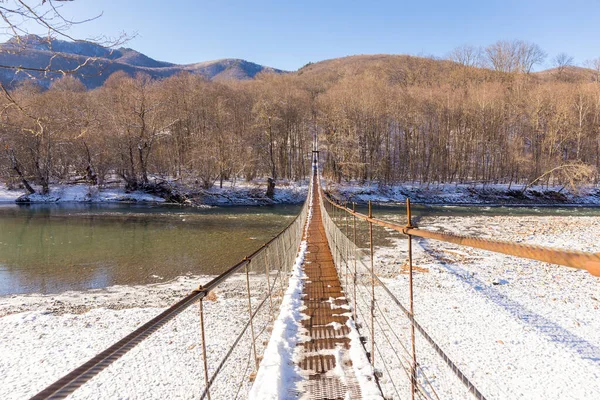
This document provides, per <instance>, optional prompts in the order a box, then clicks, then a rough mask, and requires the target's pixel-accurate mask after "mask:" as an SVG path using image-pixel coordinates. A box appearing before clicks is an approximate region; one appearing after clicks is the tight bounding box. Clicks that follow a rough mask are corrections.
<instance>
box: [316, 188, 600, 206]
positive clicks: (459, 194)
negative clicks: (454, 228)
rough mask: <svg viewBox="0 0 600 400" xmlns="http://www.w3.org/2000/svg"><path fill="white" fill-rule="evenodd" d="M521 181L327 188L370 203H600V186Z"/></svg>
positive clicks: (341, 197) (336, 195) (337, 195)
mask: <svg viewBox="0 0 600 400" xmlns="http://www.w3.org/2000/svg"><path fill="white" fill-rule="evenodd" d="M523 189H524V187H523V186H522V185H512V186H509V185H495V184H494V185H492V184H489V185H481V184H479V185H477V184H439V185H438V184H431V185H413V184H401V185H389V186H383V185H381V186H380V185H378V184H377V183H373V184H370V185H369V184H364V185H360V184H358V183H356V182H350V183H341V184H336V183H331V182H329V183H328V184H327V186H326V190H327V191H328V192H329V193H330V194H331V195H332V196H333V197H334V198H336V199H338V200H339V201H342V202H345V201H348V202H356V203H367V202H368V201H372V202H375V203H403V202H405V201H406V199H407V198H410V200H411V201H412V202H413V203H420V204H432V205H433V204H436V205H524V206H537V205H588V206H591V205H593V206H596V205H600V188H599V187H596V186H587V187H582V188H581V189H580V190H579V191H577V192H575V191H571V190H569V189H567V188H563V187H558V186H556V187H553V186H550V187H546V186H543V187H542V186H533V187H531V188H528V189H527V190H525V191H523Z"/></svg>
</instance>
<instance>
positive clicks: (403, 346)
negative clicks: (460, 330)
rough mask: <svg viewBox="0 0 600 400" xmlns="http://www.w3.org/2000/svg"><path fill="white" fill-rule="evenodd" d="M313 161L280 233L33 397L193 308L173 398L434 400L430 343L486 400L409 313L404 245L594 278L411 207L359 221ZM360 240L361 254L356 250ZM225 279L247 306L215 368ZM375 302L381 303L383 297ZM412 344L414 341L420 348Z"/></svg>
mask: <svg viewBox="0 0 600 400" xmlns="http://www.w3.org/2000/svg"><path fill="white" fill-rule="evenodd" d="M317 164H318V163H317V159H316V158H315V159H314V160H313V176H312V180H311V184H310V187H309V193H308V196H307V201H306V202H305V204H304V206H303V208H302V211H301V212H300V213H299V215H298V216H297V217H296V218H295V219H294V220H293V221H292V222H291V223H290V224H289V225H288V227H287V228H286V229H284V230H283V231H282V232H281V233H280V234H278V235H277V236H276V237H274V238H273V239H272V240H270V241H269V242H267V243H265V244H264V245H263V246H262V247H261V248H260V249H258V250H257V251H255V252H254V253H253V254H250V255H248V256H247V257H245V258H244V259H243V260H242V261H240V262H239V263H238V264H236V265H234V266H232V267H231V268H230V269H229V270H227V271H226V272H224V273H223V274H221V275H219V276H217V277H215V278H214V279H212V280H211V281H209V282H207V283H205V284H204V285H201V286H199V287H198V288H197V289H195V290H193V291H192V292H191V293H190V294H189V295H187V296H186V297H184V298H183V299H181V300H180V301H178V302H177V303H175V304H174V305H173V306H171V307H169V308H168V309H166V310H165V311H163V312H162V313H160V314H159V315H157V316H156V317H155V318H153V319H152V320H150V321H148V322H147V323H145V324H143V325H142V326H140V327H139V328H137V329H135V330H134V331H133V332H131V333H129V334H128V335H126V336H125V337H123V339H121V340H120V341H118V342H116V343H114V344H113V345H112V346H110V347H108V348H106V349H105V350H104V351H102V352H100V353H98V354H97V355H96V356H94V357H93V358H91V359H89V360H88V361H87V362H85V363H83V364H82V365H81V366H79V367H77V368H75V369H73V370H72V371H70V372H69V373H67V374H66V375H65V376H63V377H62V378H60V379H58V380H57V381H55V382H54V383H52V384H51V385H49V386H48V387H46V388H45V389H44V390H42V391H41V392H39V393H38V394H37V395H35V396H34V397H33V398H34V399H50V398H52V399H59V398H66V397H68V396H69V395H71V394H74V395H77V393H78V391H79V390H82V388H84V387H85V386H86V385H88V384H89V382H90V381H91V380H92V379H94V378H95V377H96V376H98V375H101V374H103V373H106V372H103V371H105V370H107V369H109V368H111V366H112V367H113V368H114V364H116V363H118V362H119V361H118V360H120V359H121V358H122V357H123V356H124V355H125V354H126V353H128V352H129V351H130V350H132V349H133V348H134V347H136V346H138V345H139V344H140V343H142V342H143V341H144V340H145V339H147V338H149V337H150V336H158V335H161V332H162V331H164V328H165V326H167V325H168V324H170V323H173V321H176V320H177V319H178V318H180V315H181V314H182V313H183V312H190V310H191V311H192V312H195V313H197V315H198V330H199V332H200V335H199V339H200V340H199V342H200V343H199V348H200V352H199V355H198V359H197V363H198V364H200V365H201V366H202V368H201V371H202V374H201V375H200V376H198V377H197V381H196V383H197V387H198V390H197V392H194V393H187V394H185V395H184V396H182V397H186V398H197V397H200V398H202V399H204V398H206V399H211V398H213V399H217V398H234V397H235V398H237V397H239V398H246V397H248V396H249V397H250V398H255V399H263V398H281V399H283V398H290V399H344V400H345V399H362V398H364V399H375V398H380V399H384V398H386V399H387V398H411V399H415V398H420V399H439V398H440V394H439V393H438V391H439V390H438V387H436V384H437V382H438V381H440V380H441V379H440V378H436V377H434V376H432V373H431V370H429V369H428V368H427V363H428V362H430V360H431V357H430V356H428V357H427V359H420V352H421V350H420V349H421V348H423V346H428V350H427V351H428V352H429V353H430V354H434V355H435V356H436V357H437V360H438V361H439V362H440V363H441V364H442V365H443V368H445V369H446V373H447V376H448V377H449V378H448V379H447V382H450V385H453V386H455V387H456V393H464V394H467V395H468V396H471V397H474V398H476V399H486V393H485V392H484V390H482V389H481V388H480V387H478V382H477V380H476V379H474V377H473V374H472V373H469V371H470V369H469V368H467V369H466V370H465V368H464V367H465V366H464V365H460V363H458V362H456V361H455V360H453V358H452V357H451V356H450V355H449V354H448V353H447V352H446V349H444V346H443V345H440V344H439V343H438V342H437V341H436V338H435V337H434V335H432V334H431V333H430V332H429V331H428V329H427V327H426V326H424V325H422V324H420V323H419V322H418V314H417V315H416V316H415V312H414V302H415V301H414V286H413V279H414V276H415V271H414V266H413V252H412V241H413V240H414V239H415V238H422V239H426V240H434V241H441V242H446V243H452V244H456V245H459V246H467V247H472V248H477V249H483V250H486V251H491V252H496V253H502V254H508V255H512V256H517V257H524V258H529V259H533V260H538V261H544V262H549V263H552V264H558V265H562V266H566V267H570V268H576V269H582V270H586V271H588V272H589V273H590V274H592V275H595V276H600V256H599V255H598V254H592V253H582V252H576V251H565V250H558V249H554V248H549V247H541V246H531V245H525V244H519V243H510V242H503V241H498V240H491V239H482V238H478V237H469V236H462V235H456V234H448V233H441V232H434V231H431V230H427V229H422V228H417V227H415V226H413V223H412V217H411V208H410V202H407V216H406V224H405V225H400V224H397V223H392V222H389V221H383V220H380V219H377V218H374V217H373V214H372V211H371V207H370V204H369V212H368V214H361V213H359V212H357V211H356V209H355V207H354V206H352V207H348V204H340V203H339V202H336V201H335V200H333V199H332V198H331V197H329V196H328V195H327V194H326V193H325V192H324V190H323V187H322V184H321V177H320V175H319V173H318V168H317ZM360 223H362V224H366V226H367V228H368V229H367V231H366V232H365V231H361V230H360V229H358V228H357V226H358V225H359V224H360ZM374 226H381V227H385V228H386V229H388V230H392V231H396V232H399V233H401V234H403V235H405V236H406V237H407V239H408V257H407V258H408V259H407V264H408V266H407V273H408V282H409V285H408V291H407V293H404V294H402V296H403V297H402V298H401V295H400V294H399V293H397V291H395V290H393V289H391V288H389V287H388V286H387V285H386V283H385V281H384V280H383V279H382V278H381V277H380V276H379V275H378V274H377V272H376V271H375V267H374V248H373V246H374V245H373V227H374ZM359 236H362V239H361V238H360V237H359ZM365 236H367V237H368V240H366V242H367V246H364V245H363V244H361V243H362V242H365V240H364V238H365ZM234 277H235V278H236V279H239V278H240V277H241V278H242V279H244V280H245V297H246V299H247V307H245V308H246V310H245V311H244V312H243V314H244V315H237V316H236V317H239V318H241V319H243V322H242V323H241V324H239V326H238V328H239V329H238V331H237V332H222V335H224V336H227V337H230V338H231V340H230V341H229V342H228V343H229V345H228V347H227V348H225V349H221V351H220V352H219V353H218V361H216V362H215V361H214V357H213V356H214V354H212V353H211V352H210V351H211V350H210V337H208V336H207V335H206V326H207V324H210V321H211V316H210V313H208V312H207V308H206V306H205V303H206V301H207V298H208V296H209V293H210V292H211V291H213V290H215V289H216V288H218V287H219V286H220V285H222V284H223V283H224V282H226V281H228V280H231V279H234ZM257 282H259V283H257ZM259 286H260V288H259ZM384 298H385V299H386V301H385V303H384V302H382V301H381V300H382V299H384ZM383 304H385V305H383ZM192 306H196V307H197V311H193V310H194V309H193V308H192ZM186 310H187V311H186ZM232 317H233V316H232ZM207 343H208V344H209V345H208V346H207ZM417 343H422V345H421V347H418V346H417ZM474 351H476V350H474ZM278 357H279V360H277V358H278ZM244 365H248V366H251V368H243V366H244ZM234 375H235V379H234ZM129 379H136V378H135V376H133V377H130V378H129ZM219 385H221V386H235V387H236V388H237V389H236V390H235V391H234V392H235V396H233V395H231V394H228V395H223V393H225V392H224V391H223V390H222V389H220V388H219ZM461 391H462V392H461ZM227 393H230V392H227ZM453 393H454V392H453ZM148 397H151V396H148Z"/></svg>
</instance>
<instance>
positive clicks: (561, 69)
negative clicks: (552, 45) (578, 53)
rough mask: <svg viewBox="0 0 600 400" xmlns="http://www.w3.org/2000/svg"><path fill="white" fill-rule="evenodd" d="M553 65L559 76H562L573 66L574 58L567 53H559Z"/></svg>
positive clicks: (553, 60)
mask: <svg viewBox="0 0 600 400" xmlns="http://www.w3.org/2000/svg"><path fill="white" fill-rule="evenodd" d="M552 65H553V66H554V67H555V68H556V72H557V73H558V75H562V74H564V73H565V71H566V70H567V68H568V67H571V66H573V57H572V56H570V55H568V54H567V53H559V54H557V55H556V56H555V57H554V58H553V59H552Z"/></svg>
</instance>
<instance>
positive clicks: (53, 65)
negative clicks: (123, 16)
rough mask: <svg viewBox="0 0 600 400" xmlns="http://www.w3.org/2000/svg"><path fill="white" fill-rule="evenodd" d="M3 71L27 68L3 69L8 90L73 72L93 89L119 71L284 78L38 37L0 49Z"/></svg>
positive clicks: (246, 65) (0, 76)
mask: <svg viewBox="0 0 600 400" xmlns="http://www.w3.org/2000/svg"><path fill="white" fill-rule="evenodd" d="M0 65H1V66H8V67H23V70H22V71H19V72H18V73H16V74H15V70H14V69H10V68H0V81H1V82H2V83H3V84H4V85H5V86H9V87H10V86H14V85H15V83H16V82H19V81H23V80H31V79H32V78H34V79H35V80H36V81H37V82H38V83H39V84H41V85H42V86H46V87H48V86H50V84H51V83H52V81H54V80H56V79H57V78H59V77H61V76H62V73H61V72H58V71H67V72H68V71H74V72H73V73H71V75H73V76H75V77H77V78H78V79H79V80H81V81H82V82H83V83H84V85H85V86H86V87H87V88H90V89H91V88H96V87H98V86H101V85H102V84H103V83H104V82H105V81H106V79H107V78H108V77H109V76H110V75H111V74H113V73H115V72H118V71H124V72H126V73H127V74H129V75H131V76H133V75H135V74H136V73H138V72H143V73H146V74H148V75H149V76H150V77H152V78H156V79H158V78H166V77H169V76H173V75H176V74H178V73H181V72H189V73H192V74H195V75H201V76H203V77H205V78H208V79H211V80H227V79H234V80H244V79H252V78H253V77H254V76H255V75H256V74H258V73H260V72H263V71H268V72H276V73H281V72H283V71H280V70H277V69H275V68H270V67H265V66H262V65H259V64H255V63H252V62H249V61H246V60H241V59H233V58H227V59H222V60H214V61H205V62H199V63H194V64H187V65H178V64H172V63H168V62H163V61H157V60H154V59H152V58H150V57H148V56H146V55H144V54H142V53H139V52H137V51H135V50H133V49H128V48H119V49H114V50H111V49H107V48H105V47H102V46H100V45H97V44H94V43H88V42H69V41H64V40H56V39H53V40H48V39H47V38H41V37H39V36H36V35H29V36H24V37H21V38H19V40H17V39H15V38H13V39H10V40H9V41H7V42H6V43H3V44H0ZM45 70H48V71H53V72H47V71H45Z"/></svg>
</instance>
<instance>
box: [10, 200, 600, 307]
mask: <svg viewBox="0 0 600 400" xmlns="http://www.w3.org/2000/svg"><path fill="white" fill-rule="evenodd" d="M299 211H300V206H289V205H278V206H270V207H222V208H209V209H193V208H185V207H167V206H139V205H122V204H103V205H91V204H62V205H57V204H54V205H29V206H15V205H5V206H0V295H10V294H22V293H59V292H63V291H66V290H85V289H92V288H103V287H107V286H112V285H132V284H148V283H157V282H164V281H168V280H170V279H173V278H176V277H178V276H181V275H186V274H194V275H197V274H218V273H220V272H223V271H224V270H226V269H227V268H228V267H230V266H231V265H233V264H235V263H236V262H238V261H240V260H241V259H242V258H243V257H244V256H245V255H248V254H250V253H252V252H253V251H254V250H256V249H257V248H258V247H260V246H261V245H262V244H263V243H265V242H266V241H268V240H269V239H270V238H272V237H273V236H274V235H276V234H277V233H278V232H279V231H280V230H281V229H283V228H284V227H285V226H286V225H287V224H289V223H290V222H291V221H292V219H293V218H294V217H295V216H296V214H297V213H298V212H299ZM359 211H361V212H364V211H365V210H364V209H363V208H359ZM403 214H405V209H404V208H403V207H390V206H385V207H376V208H375V209H374V215H375V216H376V217H381V218H385V219H397V218H392V217H398V216H400V215H403ZM413 215H414V218H415V220H418V219H419V218H422V217H428V216H436V215H447V216H448V215H449V216H455V217H457V218H460V217H468V216H472V215H523V216H528V215H539V216H542V215H569V216H573V215H581V216H590V215H593V216H600V208H589V207H577V208H573V207H562V208H554V207H454V206H427V207H425V206H415V207H414V208H413ZM400 221H402V219H400ZM340 222H341V223H346V222H345V221H340ZM363 225H364V224H360V226H359V231H360V236H361V237H363V238H366V235H365V234H364V233H366V229H367V228H366V226H363ZM363 231H364V232H363ZM379 231H381V232H379ZM388 234H389V232H388V233H386V231H384V230H377V232H376V245H380V246H385V245H386V243H387V242H388V241H389V235H388ZM386 239H388V240H386Z"/></svg>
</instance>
